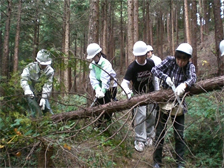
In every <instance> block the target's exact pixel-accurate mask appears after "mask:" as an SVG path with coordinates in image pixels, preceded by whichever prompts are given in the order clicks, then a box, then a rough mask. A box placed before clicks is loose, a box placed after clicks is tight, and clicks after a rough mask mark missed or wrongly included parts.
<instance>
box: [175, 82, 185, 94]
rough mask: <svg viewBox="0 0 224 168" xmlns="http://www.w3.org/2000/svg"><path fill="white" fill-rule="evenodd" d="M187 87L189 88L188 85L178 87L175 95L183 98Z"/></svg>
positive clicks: (183, 84)
mask: <svg viewBox="0 0 224 168" xmlns="http://www.w3.org/2000/svg"><path fill="white" fill-rule="evenodd" d="M186 87H187V85H186V83H181V84H179V86H177V88H176V89H175V94H176V95H177V96H182V95H183V94H184V92H185V89H186Z"/></svg>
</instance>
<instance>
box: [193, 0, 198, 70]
mask: <svg viewBox="0 0 224 168" xmlns="http://www.w3.org/2000/svg"><path fill="white" fill-rule="evenodd" d="M196 14H197V2H196V0H193V1H192V30H194V31H192V48H193V55H192V62H193V64H194V65H195V70H196V73H197V72H198V63H197V16H196Z"/></svg>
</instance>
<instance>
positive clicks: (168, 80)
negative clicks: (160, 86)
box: [166, 77, 174, 87]
mask: <svg viewBox="0 0 224 168" xmlns="http://www.w3.org/2000/svg"><path fill="white" fill-rule="evenodd" d="M166 83H167V85H169V86H170V87H172V86H173V85H174V84H173V82H172V80H171V78H170V77H167V78H166Z"/></svg>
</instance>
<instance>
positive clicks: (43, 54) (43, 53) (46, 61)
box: [36, 49, 52, 65]
mask: <svg viewBox="0 0 224 168" xmlns="http://www.w3.org/2000/svg"><path fill="white" fill-rule="evenodd" d="M36 60H37V62H39V64H40V65H50V64H51V61H52V59H51V58H50V53H49V52H48V51H47V50H45V49H41V50H40V51H38V53H37V57H36Z"/></svg>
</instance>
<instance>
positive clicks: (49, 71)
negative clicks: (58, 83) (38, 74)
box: [42, 66, 54, 99]
mask: <svg viewBox="0 0 224 168" xmlns="http://www.w3.org/2000/svg"><path fill="white" fill-rule="evenodd" d="M44 73H46V77H47V79H46V82H45V84H44V86H43V88H42V98H44V99H46V98H48V97H49V96H50V94H51V91H52V84H53V78H54V70H53V68H51V67H50V66H48V67H46V70H45V72H44Z"/></svg>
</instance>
